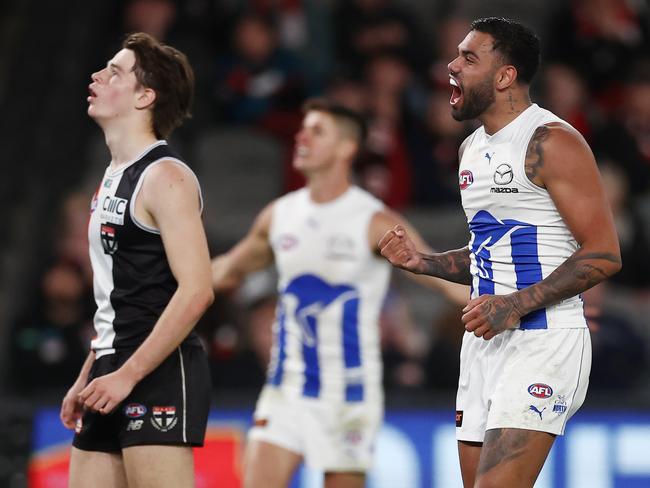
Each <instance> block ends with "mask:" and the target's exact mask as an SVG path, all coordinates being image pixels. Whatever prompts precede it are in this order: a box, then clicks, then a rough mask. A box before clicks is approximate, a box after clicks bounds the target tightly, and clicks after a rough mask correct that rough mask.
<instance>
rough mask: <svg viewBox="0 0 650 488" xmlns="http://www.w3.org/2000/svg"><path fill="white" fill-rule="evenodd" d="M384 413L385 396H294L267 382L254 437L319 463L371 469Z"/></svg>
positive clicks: (329, 466)
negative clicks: (332, 398)
mask: <svg viewBox="0 0 650 488" xmlns="http://www.w3.org/2000/svg"><path fill="white" fill-rule="evenodd" d="M383 416H384V406H383V399H377V400H376V401H369V400H367V401H364V402H353V403H345V402H331V401H324V400H321V399H317V398H305V397H297V398H294V397H293V396H292V397H287V395H286V393H285V392H283V391H282V390H281V389H279V388H276V387H273V386H268V385H267V386H265V387H264V388H263V389H262V393H261V395H260V398H259V400H258V401H257V406H256V408H255V413H254V415H253V417H254V420H255V425H254V426H253V428H252V429H251V430H250V432H249V434H248V438H249V440H260V441H265V442H269V443H271V444H275V445H277V446H280V447H283V448H285V449H288V450H290V451H292V452H295V453H297V454H299V455H301V456H302V457H303V460H304V462H305V464H306V465H308V466H309V467H311V468H314V469H319V470H322V471H325V472H343V471H363V472H365V471H368V470H369V469H370V468H371V467H372V460H373V455H374V445H375V441H376V438H377V434H378V431H379V428H380V427H381V424H382V421H383Z"/></svg>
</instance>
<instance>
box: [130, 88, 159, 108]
mask: <svg viewBox="0 0 650 488" xmlns="http://www.w3.org/2000/svg"><path fill="white" fill-rule="evenodd" d="M155 101H156V92H155V91H154V90H152V89H151V88H147V87H144V86H142V87H140V88H138V89H137V90H136V92H135V108H137V109H138V110H144V109H146V108H149V107H151V106H152V105H153V104H154V102H155Z"/></svg>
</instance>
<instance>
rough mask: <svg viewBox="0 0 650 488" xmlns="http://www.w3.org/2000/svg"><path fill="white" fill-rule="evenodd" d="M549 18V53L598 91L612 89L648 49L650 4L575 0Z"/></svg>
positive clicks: (612, 0) (623, 1)
mask: <svg viewBox="0 0 650 488" xmlns="http://www.w3.org/2000/svg"><path fill="white" fill-rule="evenodd" d="M561 5H562V7H561V8H560V10H558V11H557V12H556V13H555V15H553V16H552V17H551V19H550V22H549V28H550V29H552V31H551V32H549V33H548V34H547V35H546V36H543V38H544V39H546V40H548V46H549V47H548V57H549V58H551V59H555V60H559V61H562V62H564V63H566V64H568V65H570V66H573V67H575V68H576V69H577V70H578V72H580V73H581V75H582V76H583V77H584V78H585V79H586V80H588V82H589V83H590V86H591V88H592V89H593V90H595V91H596V92H604V91H606V90H609V89H612V88H613V87H614V86H615V85H618V82H619V81H620V80H621V73H625V72H626V71H627V67H628V66H629V65H630V63H631V62H633V61H634V59H635V58H636V57H637V56H638V54H639V53H643V52H646V53H647V52H648V48H649V45H648V25H647V21H648V19H647V4H646V5H645V7H644V6H643V2H629V1H626V0H572V1H570V2H566V3H565V2H563V3H562V4H561Z"/></svg>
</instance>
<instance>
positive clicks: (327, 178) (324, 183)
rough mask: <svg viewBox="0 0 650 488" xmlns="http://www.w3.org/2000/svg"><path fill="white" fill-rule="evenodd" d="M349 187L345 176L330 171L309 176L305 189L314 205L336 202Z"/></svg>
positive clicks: (348, 181) (349, 184) (347, 178)
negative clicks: (307, 190)
mask: <svg viewBox="0 0 650 488" xmlns="http://www.w3.org/2000/svg"><path fill="white" fill-rule="evenodd" d="M350 186H351V183H350V178H349V177H348V175H347V173H346V174H341V173H340V172H336V171H331V172H327V173H319V174H313V175H309V176H308V178H307V188H308V189H309V196H310V198H311V200H312V201H313V202H315V203H327V202H331V201H332V200H336V199H337V198H338V197H340V196H341V195H343V194H344V193H345V192H346V191H347V190H348V189H349V188H350Z"/></svg>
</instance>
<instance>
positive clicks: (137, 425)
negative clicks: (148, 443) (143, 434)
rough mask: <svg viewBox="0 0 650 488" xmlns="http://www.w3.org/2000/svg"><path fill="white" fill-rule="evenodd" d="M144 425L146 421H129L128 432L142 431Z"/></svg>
mask: <svg viewBox="0 0 650 488" xmlns="http://www.w3.org/2000/svg"><path fill="white" fill-rule="evenodd" d="M142 424H144V420H129V423H128V424H127V426H126V430H127V432H128V431H133V430H140V429H141V428H142Z"/></svg>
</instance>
